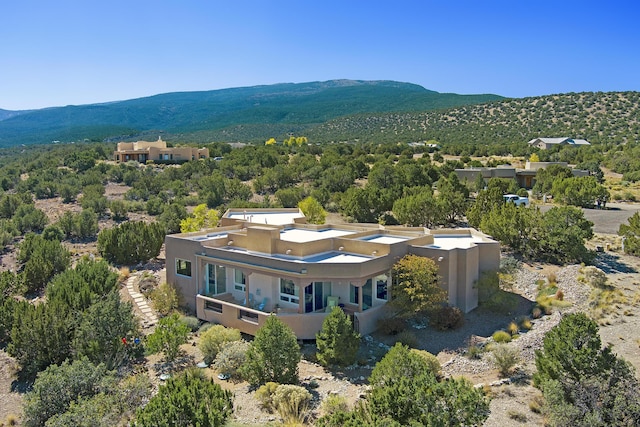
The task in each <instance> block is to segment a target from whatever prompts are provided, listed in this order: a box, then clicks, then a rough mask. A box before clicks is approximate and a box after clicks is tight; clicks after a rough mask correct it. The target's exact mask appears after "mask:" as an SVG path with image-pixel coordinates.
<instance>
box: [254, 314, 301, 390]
mask: <svg viewBox="0 0 640 427" xmlns="http://www.w3.org/2000/svg"><path fill="white" fill-rule="evenodd" d="M300 357H301V355H300V347H299V346H298V340H297V339H296V336H295V334H294V333H293V331H292V330H291V328H289V327H288V326H287V325H285V324H284V323H283V322H282V321H281V320H280V319H278V317H276V316H268V317H267V320H266V321H265V323H264V324H263V325H262V327H260V329H258V332H257V333H256V336H255V338H254V339H253V341H252V342H251V345H250V346H249V350H248V351H247V356H246V358H247V359H246V362H245V364H244V366H243V367H242V368H241V372H242V375H243V377H244V378H245V379H246V380H247V381H248V382H249V384H251V385H252V386H258V385H262V384H265V383H267V382H269V381H272V382H276V383H279V384H297V383H298V363H299V362H300Z"/></svg>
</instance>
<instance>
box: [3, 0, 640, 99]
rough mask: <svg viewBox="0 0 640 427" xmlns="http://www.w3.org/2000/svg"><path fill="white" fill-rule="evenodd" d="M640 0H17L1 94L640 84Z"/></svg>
mask: <svg viewBox="0 0 640 427" xmlns="http://www.w3.org/2000/svg"><path fill="white" fill-rule="evenodd" d="M639 22H640V3H638V2H636V1H616V0H611V1H607V2H605V1H597V2H595V1H580V2H578V1H573V0H570V1H563V0H556V1H546V0H540V1H521V0H511V1H490V0H487V1H477V0H474V1H461V0H449V1H446V0H442V1H430V0H423V1H404V0H395V1H386V2H383V1H375V0H369V1H360V0H351V1H349V0H342V1H334V0H323V1H308V0H299V1H293V0H288V1H286V0H278V1H269V0H263V1H259V0H234V1H217V0H182V1H178V0H160V1H153V2H152V1H148V0H127V1H123V0H103V1H91V0H56V1H51V0H20V1H15V0H5V1H3V2H2V3H0V108H3V109H9V110H18V109H30V108H43V107H50V106H61V105H70V104H73V105H78V104H88V103H97V102H108V101H116V100H123V99H131V98H137V97H142V96H150V95H155V94H158V93H166V92H175V91H195V90H211V89H222V88H229V87H240V86H254V85H263V84H274V83H284V82H294V83H300V82H309V81H318V80H330V79H342V78H345V79H358V80H397V81H403V82H410V83H415V84H419V85H421V86H423V87H425V88H427V89H431V90H435V91H438V92H455V93H464V94H468V93H495V94H498V95H503V96H508V97H525V96H537V95H548V94H553V93H563V92H583V91H605V92H606V91H627V90H635V91H637V90H640V24H639Z"/></svg>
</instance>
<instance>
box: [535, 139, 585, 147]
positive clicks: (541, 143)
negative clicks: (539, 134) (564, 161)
mask: <svg viewBox="0 0 640 427" xmlns="http://www.w3.org/2000/svg"><path fill="white" fill-rule="evenodd" d="M529 145H533V146H534V147H538V148H540V149H541V150H548V149H549V148H551V147H554V146H557V145H591V144H590V143H589V141H587V140H586V139H572V138H534V139H532V140H531V141H529Z"/></svg>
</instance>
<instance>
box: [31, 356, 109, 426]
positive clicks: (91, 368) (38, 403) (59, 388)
mask: <svg viewBox="0 0 640 427" xmlns="http://www.w3.org/2000/svg"><path fill="white" fill-rule="evenodd" d="M109 376H110V374H109V373H108V372H107V370H106V368H105V366H104V365H97V366H96V365H94V364H92V363H91V362H90V361H89V360H88V359H80V360H76V361H74V362H73V363H70V362H68V361H65V362H63V363H62V364H61V365H60V366H57V365H52V366H49V367H48V368H47V369H46V370H45V371H43V372H41V373H40V374H38V377H37V378H36V380H35V382H34V384H33V389H32V390H31V391H30V392H28V393H27V394H26V396H25V405H24V416H25V420H24V421H25V426H28V427H40V426H44V425H45V423H46V421H47V420H48V419H49V418H51V417H52V416H54V415H57V414H62V413H64V412H66V411H67V409H68V408H69V405H70V404H71V402H73V401H75V400H76V399H78V398H79V397H80V396H82V397H90V396H93V395H95V394H97V393H99V392H100V391H102V390H104V387H105V385H106V380H107V379H108V377H109Z"/></svg>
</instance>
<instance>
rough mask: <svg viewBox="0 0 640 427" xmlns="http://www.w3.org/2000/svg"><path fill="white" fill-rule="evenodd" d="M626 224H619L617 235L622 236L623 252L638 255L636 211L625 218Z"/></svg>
mask: <svg viewBox="0 0 640 427" xmlns="http://www.w3.org/2000/svg"><path fill="white" fill-rule="evenodd" d="M627 222H628V223H627V224H620V227H619V228H618V235H619V236H622V239H623V248H624V252H625V253H627V254H631V255H635V256H639V255H640V213H638V212H636V213H634V214H633V215H631V217H630V218H629V219H628V220H627Z"/></svg>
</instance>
